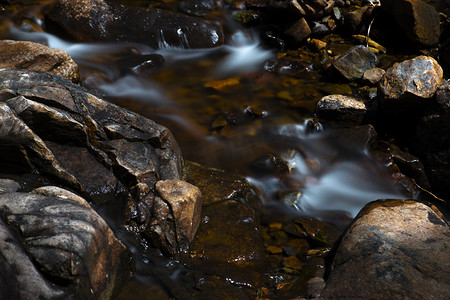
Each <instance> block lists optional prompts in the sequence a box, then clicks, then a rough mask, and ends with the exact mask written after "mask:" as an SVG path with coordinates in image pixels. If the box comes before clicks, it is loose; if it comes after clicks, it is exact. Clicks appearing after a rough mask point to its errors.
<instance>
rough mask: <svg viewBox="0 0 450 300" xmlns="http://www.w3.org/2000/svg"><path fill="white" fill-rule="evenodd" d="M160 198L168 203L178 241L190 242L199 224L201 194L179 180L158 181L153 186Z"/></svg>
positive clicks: (195, 188) (190, 185)
mask: <svg viewBox="0 0 450 300" xmlns="http://www.w3.org/2000/svg"><path fill="white" fill-rule="evenodd" d="M155 188H156V191H157V192H158V194H159V195H160V196H161V198H162V199H163V200H164V201H166V202H167V203H169V205H170V207H171V210H172V213H173V215H174V218H175V222H176V223H177V224H176V225H177V234H178V235H179V236H178V239H179V240H180V241H181V240H184V239H186V238H187V240H188V241H189V242H191V241H192V240H193V238H194V236H195V233H196V232H197V228H198V225H199V224H200V216H201V210H202V194H201V192H200V190H199V189H198V188H197V187H196V186H193V185H192V184H190V183H187V182H185V181H181V180H160V181H158V182H157V183H156V185H155Z"/></svg>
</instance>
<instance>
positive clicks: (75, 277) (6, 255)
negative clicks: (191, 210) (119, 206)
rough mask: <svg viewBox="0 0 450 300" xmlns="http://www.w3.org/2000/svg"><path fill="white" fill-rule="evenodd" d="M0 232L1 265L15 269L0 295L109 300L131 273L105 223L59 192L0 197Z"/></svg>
mask: <svg viewBox="0 0 450 300" xmlns="http://www.w3.org/2000/svg"><path fill="white" fill-rule="evenodd" d="M3 220H5V222H3ZM0 233H1V235H2V236H3V238H2V241H3V242H2V243H0V252H1V255H0V256H1V257H2V259H3V262H2V265H4V264H5V263H7V268H6V269H5V270H7V269H8V268H11V269H15V270H16V271H14V272H9V276H8V277H2V278H1V281H2V288H1V289H0V290H1V292H0V293H3V294H4V293H6V295H9V296H13V295H16V296H17V299H24V298H26V299H40V298H45V299H63V298H70V297H77V298H78V297H80V298H84V299H110V297H111V296H112V295H113V294H114V292H115V291H117V289H118V288H119V286H118V284H119V283H121V282H123V280H125V279H126V278H127V277H129V276H130V274H131V269H130V264H129V263H130V257H131V256H130V253H129V252H128V251H127V250H126V248H125V246H124V245H123V244H122V243H121V242H120V241H119V240H118V239H117V238H116V237H115V236H114V234H113V232H112V231H111V229H110V228H109V226H108V225H107V224H106V222H105V221H104V220H103V219H102V218H101V217H100V216H99V215H98V214H97V213H96V212H95V210H93V209H92V207H91V206H90V205H89V203H88V202H87V201H86V200H84V199H83V198H81V197H79V196H77V195H75V194H73V193H71V192H69V191H67V190H64V189H61V188H57V187H48V186H47V187H41V188H39V189H37V190H34V191H33V192H32V193H8V194H4V195H0ZM2 274H4V272H2ZM7 274H8V273H7ZM5 285H6V286H9V287H10V288H9V289H5V288H4V287H5ZM2 298H4V297H2ZM13 298H15V297H13ZM5 299H11V298H10V297H6V298H5Z"/></svg>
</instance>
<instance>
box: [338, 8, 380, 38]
mask: <svg viewBox="0 0 450 300" xmlns="http://www.w3.org/2000/svg"><path fill="white" fill-rule="evenodd" d="M373 18H374V7H372V6H362V7H359V8H355V9H352V10H345V11H344V25H345V26H346V27H347V28H348V29H349V30H350V32H351V33H354V34H367V27H368V25H369V24H370V22H371V21H372V19H373Z"/></svg>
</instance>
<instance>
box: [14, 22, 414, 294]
mask: <svg viewBox="0 0 450 300" xmlns="http://www.w3.org/2000/svg"><path fill="white" fill-rule="evenodd" d="M9 37H10V38H11V39H17V40H29V41H35V42H40V43H45V44H47V45H48V46H50V47H53V48H57V49H63V50H65V51H67V52H68V53H69V54H70V55H71V56H72V58H73V59H74V60H75V61H76V62H77V63H78V64H79V66H80V68H81V72H82V84H83V85H86V86H88V87H90V88H93V89H96V90H99V91H101V92H102V93H103V94H104V97H105V98H106V99H108V100H110V101H112V102H114V103H116V104H118V105H120V106H122V107H125V108H127V109H130V110H132V111H135V112H137V113H139V114H141V115H143V116H146V117H148V118H150V119H153V120H155V121H156V122H158V123H160V124H162V125H165V126H167V127H168V128H169V129H170V130H171V131H172V133H173V134H174V137H175V139H176V140H177V142H178V143H179V145H180V148H181V151H182V153H183V156H184V158H185V159H187V160H192V161H195V162H199V163H201V164H204V165H206V166H209V167H214V168H219V169H225V170H228V171H232V172H236V173H238V174H241V175H243V176H245V177H246V178H247V179H248V181H249V182H250V183H251V185H252V186H253V188H254V190H255V191H256V193H257V195H259V197H260V198H261V201H262V203H263V204H265V205H267V206H268V207H270V206H272V207H279V206H283V207H285V206H288V207H289V209H290V210H291V212H293V213H295V214H300V215H309V216H313V217H316V218H319V219H322V220H325V221H332V222H333V221H335V219H336V217H337V216H341V215H343V214H344V215H346V216H348V217H350V218H353V217H354V216H355V215H356V214H357V213H358V212H359V210H360V209H361V208H362V207H363V206H364V205H365V204H366V203H368V202H370V201H373V200H376V199H382V198H405V197H406V196H405V195H404V194H402V192H401V191H400V189H399V188H398V187H397V186H396V184H395V183H394V182H393V180H392V178H391V177H390V176H389V174H388V171H387V167H386V166H385V165H382V164H381V163H380V162H379V161H377V160H376V159H374V158H372V157H371V156H370V154H369V152H368V151H367V149H366V147H365V144H364V143H363V144H361V143H360V142H357V141H355V142H352V141H349V140H348V139H345V140H341V139H339V138H338V137H339V133H340V132H341V131H340V130H342V129H341V128H337V127H336V128H332V127H326V128H325V129H324V128H323V127H322V125H321V124H319V123H317V122H315V121H313V118H314V107H315V104H316V103H317V101H318V100H320V98H321V97H323V96H325V95H328V94H330V93H339V91H338V90H339V89H341V88H342V87H344V88H348V89H350V87H349V86H348V85H337V84H335V83H329V82H327V81H325V80H322V79H321V76H320V72H319V71H318V70H315V69H314V67H313V66H312V62H309V64H308V62H306V63H305V68H304V71H303V72H302V73H301V74H300V75H296V76H285V75H280V74H278V73H271V72H267V71H265V70H264V64H265V63H266V62H267V61H269V60H271V59H274V58H276V55H277V54H276V53H275V52H274V51H271V50H268V49H265V48H263V47H262V46H260V43H259V41H258V39H257V38H256V35H254V34H252V33H249V32H243V31H240V30H236V32H235V33H234V34H233V36H232V38H231V39H230V40H229V42H228V43H227V45H224V46H221V47H218V48H215V49H196V50H194V49H182V48H173V47H168V46H167V44H166V43H164V38H163V37H160V38H161V41H160V43H159V44H160V46H161V48H160V49H152V48H150V47H148V46H146V45H144V44H130V43H128V44H120V43H114V44H82V43H73V42H68V41H64V40H63V39H61V38H58V37H56V36H53V35H51V34H48V33H41V32H34V33H30V32H25V31H22V30H20V29H17V28H15V27H11V28H10V36H9ZM180 38H181V39H182V33H180ZM180 43H181V45H182V44H183V43H182V41H181V42H180ZM146 67H149V69H145V68H146ZM286 192H288V193H291V194H294V195H298V197H297V198H294V199H293V200H292V198H289V199H291V200H289V201H288V200H286V199H284V200H283V199H282V197H281V196H280V195H282V194H283V193H286ZM295 193H297V194H295ZM280 199H281V200H280ZM287 202H289V203H287ZM104 213H105V214H114V212H109V213H108V212H104ZM113 227H115V229H116V233H118V235H119V236H120V237H121V238H122V239H129V237H127V235H126V234H121V233H120V232H121V230H123V229H120V225H119V224H116V226H114V224H113ZM126 243H127V245H128V246H129V247H130V249H131V250H132V251H133V252H135V253H137V252H139V250H137V249H138V248H139V246H138V245H135V246H134V247H135V248H133V243H135V241H132V240H129V241H127V242H126ZM149 259H150V258H147V257H145V255H144V256H142V255H141V256H139V258H138V260H139V261H140V264H139V263H138V267H139V266H144V265H146V264H148V263H152V264H160V267H161V269H164V270H165V271H164V272H166V273H165V274H166V275H167V270H169V269H170V270H173V273H172V274H171V275H170V276H169V277H168V278H167V280H169V281H173V282H176V280H177V278H179V276H178V275H180V272H183V269H182V268H179V267H177V266H175V265H174V262H173V261H170V260H168V261H163V260H161V261H159V260H158V261H149ZM175 264H176V263H175ZM153 270H154V271H153V272H154V273H155V272H156V273H157V272H158V271H157V270H158V268H157V267H154V268H153ZM144 274H145V272H143V273H139V272H137V275H135V276H136V277H139V276H140V277H142V278H138V280H137V281H136V282H135V284H136V285H137V287H138V286H139V285H140V284H141V283H142V282H147V284H148V282H149V281H150V280H151V278H154V277H153V276H150V275H148V274H147V275H144ZM152 275H155V274H152ZM167 276H168V275H167ZM167 276H166V277H167ZM155 277H157V278H158V277H160V276H158V275H157V274H156V275H155ZM175 285H176V284H175Z"/></svg>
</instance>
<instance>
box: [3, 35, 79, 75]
mask: <svg viewBox="0 0 450 300" xmlns="http://www.w3.org/2000/svg"><path fill="white" fill-rule="evenodd" d="M0 69H27V70H32V71H48V72H51V73H54V74H56V75H60V76H62V77H65V78H67V79H69V80H70V81H72V82H78V81H79V80H80V71H79V69H78V65H77V64H76V63H75V62H74V61H73V60H72V58H71V57H70V56H69V54H68V53H67V52H66V51H63V50H59V49H52V48H49V47H46V46H44V45H41V44H37V43H33V42H23V41H10V40H2V41H0Z"/></svg>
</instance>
